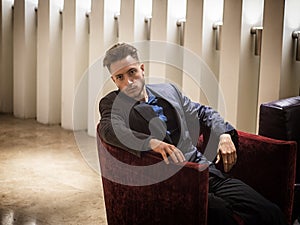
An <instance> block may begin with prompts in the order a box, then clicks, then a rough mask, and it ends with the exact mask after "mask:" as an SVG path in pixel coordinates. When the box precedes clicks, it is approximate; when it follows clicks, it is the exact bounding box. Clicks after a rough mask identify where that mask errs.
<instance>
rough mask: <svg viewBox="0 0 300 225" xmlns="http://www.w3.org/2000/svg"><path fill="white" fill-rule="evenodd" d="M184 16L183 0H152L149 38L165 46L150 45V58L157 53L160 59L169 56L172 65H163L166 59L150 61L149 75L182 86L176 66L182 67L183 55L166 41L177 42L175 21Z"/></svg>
mask: <svg viewBox="0 0 300 225" xmlns="http://www.w3.org/2000/svg"><path fill="white" fill-rule="evenodd" d="M185 16H186V1H185V0H180V1H178V0H177V1H176V0H164V1H161V0H153V6H152V27H151V28H152V29H151V40H154V41H162V42H166V46H165V47H163V48H161V49H159V50H158V49H153V48H152V47H151V45H150V58H155V54H159V55H160V58H162V59H164V58H167V57H168V59H170V58H171V60H173V65H165V62H166V60H163V61H162V62H158V63H155V64H154V63H152V64H151V65H150V73H151V76H158V77H160V78H164V79H167V81H168V80H169V81H172V82H175V83H177V85H178V86H180V87H181V86H182V71H181V70H180V68H179V69H178V68H176V66H178V67H181V68H182V67H183V55H182V52H181V51H180V49H179V48H177V49H176V48H174V47H172V46H170V45H168V46H167V43H171V44H179V41H180V40H179V33H178V27H177V21H178V20H179V19H182V18H185ZM178 50H179V51H178ZM176 56H178V57H176Z"/></svg>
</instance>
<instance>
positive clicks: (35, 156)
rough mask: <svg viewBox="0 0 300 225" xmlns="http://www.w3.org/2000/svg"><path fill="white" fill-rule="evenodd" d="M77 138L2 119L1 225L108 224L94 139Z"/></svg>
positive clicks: (30, 122)
mask: <svg viewBox="0 0 300 225" xmlns="http://www.w3.org/2000/svg"><path fill="white" fill-rule="evenodd" d="M76 137H77V139H75V136H74V133H73V132H71V131H67V130H64V129H62V128H61V127H60V126H47V125H42V124H40V123H37V122H36V121H35V120H33V119H29V120H22V119H17V118H14V117H13V116H11V115H0V224H1V225H102V224H103V225H105V224H106V216H105V209H104V200H103V193H102V184H101V179H100V175H99V164H98V159H97V150H96V145H95V139H94V138H91V137H89V136H87V135H86V134H85V133H77V134H76ZM76 140H77V141H76Z"/></svg>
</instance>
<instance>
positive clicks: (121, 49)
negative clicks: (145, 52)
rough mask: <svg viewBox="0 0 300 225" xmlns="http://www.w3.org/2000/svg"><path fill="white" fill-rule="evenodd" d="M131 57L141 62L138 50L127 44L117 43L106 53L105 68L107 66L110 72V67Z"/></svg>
mask: <svg viewBox="0 0 300 225" xmlns="http://www.w3.org/2000/svg"><path fill="white" fill-rule="evenodd" d="M129 55H130V56H131V57H132V58H134V59H136V60H137V61H139V57H138V54H137V49H136V48H135V47H134V46H132V45H129V44H126V43H117V44H115V45H113V46H112V47H111V48H110V49H108V50H107V51H106V54H105V57H104V59H103V66H104V67H105V66H106V67H107V68H108V70H109V71H110V65H111V64H112V63H114V62H116V61H119V60H122V59H124V58H126V57H127V56H129Z"/></svg>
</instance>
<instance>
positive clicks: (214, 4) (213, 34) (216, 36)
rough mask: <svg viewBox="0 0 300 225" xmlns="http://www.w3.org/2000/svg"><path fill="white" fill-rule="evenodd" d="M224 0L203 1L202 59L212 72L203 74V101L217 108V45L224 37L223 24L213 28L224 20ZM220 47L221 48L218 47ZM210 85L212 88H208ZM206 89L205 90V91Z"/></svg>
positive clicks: (218, 51) (218, 60)
mask: <svg viewBox="0 0 300 225" xmlns="http://www.w3.org/2000/svg"><path fill="white" fill-rule="evenodd" d="M223 8H224V0H204V2H203V37H202V46H203V47H202V59H203V60H204V62H205V64H206V65H207V66H208V67H209V68H210V70H211V73H210V74H201V85H202V87H203V88H202V91H203V93H201V96H200V99H201V102H204V103H205V102H206V101H207V104H208V105H210V106H212V107H213V108H215V109H217V107H218V93H219V90H218V85H216V84H217V83H218V81H219V66H220V48H221V46H217V45H218V44H219V43H220V42H221V39H222V35H221V34H222V25H220V27H217V29H218V30H213V27H214V26H218V24H222V22H223ZM217 47H219V48H217ZM207 87H210V88H207ZM204 90H205V91H204Z"/></svg>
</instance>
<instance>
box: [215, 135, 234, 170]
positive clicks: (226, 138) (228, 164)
mask: <svg viewBox="0 0 300 225" xmlns="http://www.w3.org/2000/svg"><path fill="white" fill-rule="evenodd" d="M221 158H222V159H223V165H224V171H225V172H226V173H227V172H229V171H230V170H231V168H232V167H233V166H234V165H235V163H236V161H237V154H236V149H235V146H234V144H233V142H232V140H231V136H230V135H229V134H222V135H221V136H220V139H219V146H218V155H217V161H216V164H217V163H218V162H219V161H220V160H221Z"/></svg>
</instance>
